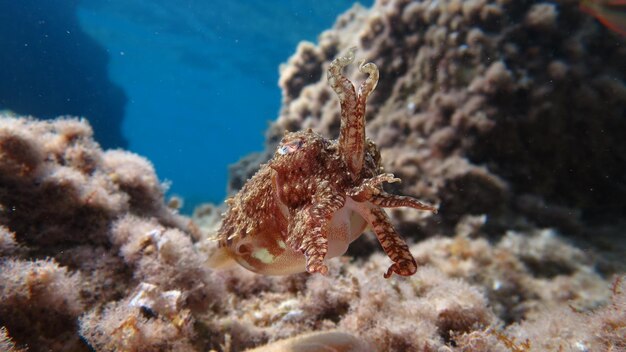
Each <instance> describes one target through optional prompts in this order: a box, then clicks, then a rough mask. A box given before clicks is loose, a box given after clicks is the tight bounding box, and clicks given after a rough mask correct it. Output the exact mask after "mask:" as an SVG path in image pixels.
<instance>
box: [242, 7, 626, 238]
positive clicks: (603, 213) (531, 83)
mask: <svg viewBox="0 0 626 352" xmlns="http://www.w3.org/2000/svg"><path fill="white" fill-rule="evenodd" d="M619 40H620V39H619V37H617V36H615V35H613V34H612V33H609V32H607V31H606V30H604V29H603V28H601V27H600V26H598V25H597V24H596V23H593V22H592V20H591V18H590V17H588V16H586V15H585V14H583V13H581V12H580V11H579V10H578V9H577V8H576V3H575V2H570V1H557V2H552V3H550V2H548V3H546V2H540V1H529V2H523V3H516V2H512V1H495V0H494V1H488V0H485V1H465V2H461V1H453V0H450V1H406V0H395V1H377V2H376V3H375V4H374V6H373V7H372V8H371V9H364V8H362V7H359V6H355V7H353V8H352V9H351V10H350V11H348V12H347V13H345V14H344V15H342V16H341V17H340V18H339V19H338V20H337V22H336V24H335V26H334V27H333V28H332V29H330V30H328V31H326V32H324V33H322V34H321V35H320V37H319V43H318V44H317V45H313V44H310V43H305V44H301V45H300V46H299V47H298V49H297V50H296V52H295V54H294V55H293V56H292V57H291V58H290V59H289V60H288V62H287V63H286V64H285V65H283V66H282V68H281V78H280V85H281V88H282V89H283V106H282V108H281V112H280V116H279V117H278V119H277V121H276V122H275V123H274V124H273V125H272V126H271V127H270V128H269V130H268V137H267V141H268V148H269V149H270V150H271V149H274V148H275V146H276V143H277V142H278V141H279V140H280V136H282V134H283V132H284V131H294V130H301V129H306V128H313V129H314V130H316V131H317V132H319V133H321V134H323V135H327V136H333V137H334V136H337V134H338V132H339V118H338V116H339V114H340V107H339V104H337V103H336V101H335V100H334V99H331V97H332V91H331V90H330V89H329V88H328V87H326V85H325V83H324V77H322V75H321V74H320V72H324V70H325V68H326V67H328V65H329V64H330V61H331V60H332V58H333V57H334V56H335V55H336V54H337V53H338V52H342V51H344V50H346V49H347V48H348V47H350V46H353V45H356V46H357V47H358V52H359V53H360V56H362V57H364V58H367V59H368V60H372V61H373V62H375V63H376V65H377V66H378V67H379V69H380V71H381V72H380V76H381V79H380V82H379V87H378V88H377V90H376V92H374V93H373V94H372V96H371V97H370V98H369V104H368V113H367V115H366V119H367V121H368V124H367V130H368V135H369V137H370V138H371V139H372V140H373V141H374V142H376V144H377V145H378V146H379V147H380V148H381V154H382V161H383V166H384V167H385V169H386V170H389V171H390V172H393V173H394V174H396V176H397V177H399V178H401V179H403V180H404V182H403V183H402V184H399V185H393V187H392V188H393V189H394V191H396V192H401V193H404V194H416V195H419V196H420V197H423V198H424V199H427V200H429V201H431V202H434V203H438V204H441V205H440V214H441V215H440V216H441V217H440V218H439V217H434V218H432V219H431V218H427V219H413V220H412V221H408V220H409V219H406V220H403V221H398V220H396V225H398V226H401V227H403V226H410V228H411V229H412V230H413V231H418V230H417V227H416V225H417V224H419V225H421V226H423V227H426V228H432V227H433V226H442V225H443V226H454V225H455V224H456V222H458V221H459V220H460V219H461V217H462V216H463V215H465V214H467V213H470V214H483V213H488V214H490V219H493V220H494V221H497V216H509V215H511V214H515V216H516V217H523V218H525V220H526V221H531V222H534V223H536V224H538V225H539V226H543V227H559V228H560V229H562V230H566V232H568V233H570V232H577V233H578V234H580V233H581V232H582V233H584V235H585V237H587V238H588V240H590V241H594V238H595V237H594V236H592V235H593V234H594V233H596V231H595V230H593V229H585V228H584V226H583V225H581V222H578V223H577V224H576V225H575V227H574V228H572V227H571V226H570V225H571V222H566V223H563V222H562V221H561V219H554V218H553V217H552V214H553V213H554V212H555V211H558V209H569V210H568V211H569V212H571V209H573V208H576V209H579V210H578V215H577V217H578V218H580V219H583V220H585V221H587V220H589V221H592V222H598V221H608V220H607V219H609V218H613V219H615V218H616V217H619V216H621V213H623V210H624V209H623V204H624V200H625V199H626V193H624V192H623V187H621V186H620V185H621V184H623V183H624V182H625V181H624V175H623V173H622V172H621V171H620V170H623V169H624V168H625V167H626V164H624V160H623V158H621V157H620V155H623V154H624V153H625V152H626V144H624V143H623V139H622V138H621V136H622V135H624V133H625V132H626V123H625V122H624V119H623V118H622V117H623V116H624V106H626V104H624V102H625V101H626V86H625V85H624V82H625V81H626V77H625V76H624V72H626V66H624V63H625V62H626V50H625V49H624V47H623V45H619ZM546 53H550V54H549V55H547V54H546ZM599 53H601V57H602V59H601V60H600V59H598V57H600V56H598V55H599ZM347 75H348V77H350V76H352V75H354V73H353V72H351V71H348V74H347ZM264 155H265V156H266V157H267V156H270V154H269V153H267V152H266V153H265V154H264ZM392 156H393V157H392ZM581 160H584V162H583V163H581V162H580V161H581ZM457 164H458V169H457V170H458V171H457V172H449V170H451V168H453V167H454V166H453V165H457ZM442 165H446V166H447V168H444V167H443V166H442ZM234 170H239V169H238V168H234ZM598 170H602V171H601V172H598ZM472 173H474V174H476V175H477V176H476V177H466V176H465V175H468V174H472ZM248 174H249V171H248ZM528 196H532V197H537V198H538V199H541V201H542V202H543V203H544V204H545V206H544V207H542V208H541V209H537V208H534V209H525V208H520V207H519V206H518V203H520V202H521V200H520V198H522V197H528ZM477 199H484V200H485V201H484V203H482V204H475V203H474V202H475V201H476V200H477ZM575 217H576V216H575ZM395 219H397V218H395ZM439 220H443V221H439ZM510 220H511V219H508V220H507V221H510ZM572 230H573V231H572Z"/></svg>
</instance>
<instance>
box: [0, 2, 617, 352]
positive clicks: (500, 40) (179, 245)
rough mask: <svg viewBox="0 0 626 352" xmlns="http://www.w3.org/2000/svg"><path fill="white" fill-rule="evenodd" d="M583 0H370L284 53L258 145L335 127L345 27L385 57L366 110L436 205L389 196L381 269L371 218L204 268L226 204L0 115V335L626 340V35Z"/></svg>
mask: <svg viewBox="0 0 626 352" xmlns="http://www.w3.org/2000/svg"><path fill="white" fill-rule="evenodd" d="M576 5H577V2H575V1H568V0H562V1H554V2H538V1H525V2H516V1H508V0H493V1H489V0H470V1H459V0H446V1H441V0H439V1H414V2H411V1H408V0H380V1H378V2H376V4H375V5H374V6H373V8H372V9H370V10H366V9H363V8H361V7H359V6H355V7H354V8H353V9H351V10H350V11H348V12H347V13H346V14H344V15H343V16H341V17H340V18H339V19H338V21H337V23H336V25H335V27H334V28H333V29H332V30H330V31H328V32H325V33H323V34H322V35H321V37H320V41H319V44H318V45H312V44H306V43H304V44H301V45H300V46H299V47H298V49H297V52H296V54H295V55H294V56H293V57H292V58H291V59H290V60H289V62H288V63H287V64H286V65H285V66H283V68H282V74H281V81H280V82H281V83H280V84H281V87H283V108H282V111H281V115H280V117H279V118H278V120H277V122H276V123H275V124H274V125H272V127H271V129H270V130H269V131H268V150H274V149H275V145H276V143H278V141H279V140H280V138H282V135H283V131H284V130H291V131H295V130H298V129H301V128H308V127H312V128H315V130H316V131H317V132H320V133H322V134H324V135H326V136H333V137H336V135H337V133H338V129H339V126H340V125H339V121H340V119H339V115H340V109H339V105H338V103H337V102H336V100H335V99H332V97H333V95H332V94H333V92H332V91H331V90H330V89H329V88H328V87H327V86H326V82H325V79H324V78H323V77H321V75H322V73H323V72H325V68H326V67H327V65H328V64H329V63H330V61H331V59H332V58H334V57H335V56H337V55H339V54H342V53H343V51H344V50H347V48H348V47H350V46H353V45H357V46H359V47H360V50H359V53H360V55H362V56H366V57H367V58H368V59H370V60H373V61H374V62H376V64H377V65H378V67H379V68H380V69H381V80H380V82H379V86H378V88H377V90H376V92H375V93H373V94H372V95H371V96H370V97H369V101H370V105H368V113H367V114H366V119H367V120H368V124H367V125H368V127H367V129H368V135H369V136H371V138H372V139H373V140H374V141H375V142H376V143H377V144H378V145H379V147H380V148H381V154H382V160H383V161H385V162H386V164H385V165H384V167H385V168H386V170H387V171H389V172H394V173H395V174H396V175H397V176H399V177H401V178H403V179H404V182H403V183H402V184H399V185H398V184H393V185H391V186H393V187H390V190H391V191H393V193H404V194H410V195H414V196H419V197H420V198H422V197H423V198H425V199H426V200H429V201H432V202H433V203H439V204H441V208H440V213H439V215H437V216H435V217H433V218H426V219H424V218H421V217H417V216H415V215H413V214H412V213H411V212H404V211H401V210H398V211H393V212H390V215H391V218H392V220H393V221H394V223H395V225H396V227H397V228H398V230H399V232H401V233H403V234H406V235H407V237H409V241H408V242H409V249H410V251H411V253H412V254H413V255H414V257H415V259H416V262H417V263H418V265H419V267H418V269H417V272H416V273H415V274H414V275H413V276H410V277H402V278H400V277H397V276H394V277H392V278H390V279H384V278H383V276H382V275H381V273H383V272H384V271H385V269H386V268H388V267H389V265H390V261H389V258H387V257H386V256H384V255H383V253H381V252H380V251H379V250H378V249H377V246H375V245H373V244H372V243H374V241H375V239H374V237H373V236H372V235H371V234H366V235H365V236H361V237H360V238H359V240H358V241H356V242H355V243H354V245H353V246H352V249H351V250H350V251H349V252H348V254H349V255H351V257H340V258H335V259H333V260H331V261H329V262H328V276H321V275H309V274H306V273H302V274H296V275H288V276H281V277H267V276H262V275H257V274H254V273H251V272H249V271H247V270H245V269H242V268H239V267H234V268H227V269H220V270H216V269H215V270H214V269H211V268H209V266H208V265H207V263H206V258H207V257H208V256H209V255H210V254H211V253H212V252H213V251H214V250H216V248H217V243H216V242H215V241H209V240H208V239H209V237H210V236H211V233H212V232H214V231H216V229H217V228H219V225H220V219H219V217H218V216H217V214H219V213H220V212H221V211H222V210H224V208H223V206H219V207H218V206H205V207H203V208H201V209H198V210H197V213H196V214H197V216H196V217H195V218H194V219H193V221H192V220H191V219H189V218H187V217H184V216H181V215H179V214H177V212H176V210H175V209H173V208H170V207H168V206H167V205H166V204H167V203H166V202H165V200H164V199H163V198H164V196H163V194H164V186H163V185H162V184H161V183H160V182H159V179H158V178H157V176H156V175H155V173H154V170H153V168H152V166H151V164H150V163H149V162H148V161H146V160H145V159H143V158H141V157H140V156H137V155H135V154H132V153H129V152H125V151H121V150H109V151H102V150H101V149H100V147H99V146H98V145H97V144H96V143H95V142H94V141H93V138H92V131H91V128H90V126H89V125H88V124H87V122H86V121H83V120H78V119H58V120H54V121H38V120H35V119H32V118H26V117H21V118H17V117H8V116H0V349H1V350H6V351H31V352H32V351H51V350H52V351H89V350H97V351H120V350H125V351H228V352H231V351H245V350H246V349H251V348H256V349H257V351H276V350H279V351H285V350H287V351H288V350H289V349H291V350H294V349H295V350H298V349H304V348H309V347H311V345H310V343H312V344H313V345H315V344H316V343H319V344H320V345H321V346H324V347H325V348H336V349H340V348H344V349H349V348H355V347H354V346H355V344H357V343H362V345H361V346H360V347H358V349H360V350H368V349H369V350H372V351H546V350H555V351H559V350H562V351H607V350H614V351H617V350H623V349H625V348H626V336H625V330H624V327H625V326H626V314H625V312H626V283H625V281H626V277H624V269H625V267H626V265H625V264H624V258H623V253H624V249H625V248H626V245H625V244H624V240H623V233H624V227H625V226H624V222H623V219H621V220H620V218H619V214H622V213H623V210H624V204H625V202H624V199H625V195H624V187H623V184H624V175H623V172H622V171H623V170H624V166H625V165H624V158H623V157H622V155H624V151H626V150H625V149H626V147H625V144H624V141H623V137H622V136H623V135H624V133H623V132H624V124H625V123H626V122H625V120H624V118H623V117H624V116H625V115H624V106H626V104H624V102H625V97H626V89H625V88H624V78H625V77H624V74H625V72H626V69H625V67H624V65H626V60H625V58H626V57H625V56H626V52H625V49H624V46H623V45H617V44H615V43H616V41H617V40H621V39H619V37H617V36H615V35H614V34H613V33H611V32H608V31H607V30H606V29H605V28H604V27H602V26H601V25H600V24H598V23H596V22H594V19H593V18H592V17H589V16H586V15H585V14H583V13H581V12H579V11H578V10H577V9H576ZM619 43H621V42H619ZM598 54H601V55H598ZM600 58H601V59H600ZM347 74H348V75H353V74H354V72H350V71H348V72H347ZM267 155H268V151H266V152H264V153H261V154H258V155H257V157H261V158H262V157H267ZM257 164H258V163H257V162H255V161H254V157H250V158H248V159H247V160H246V162H245V165H243V166H241V167H235V168H233V171H234V173H235V174H236V177H234V178H233V181H232V182H231V187H234V188H237V187H238V186H241V185H243V181H245V179H246V178H247V176H246V175H249V174H250V173H251V172H253V170H252V169H253V168H254V167H255V165H257ZM176 203H177V202H176V201H173V202H170V203H169V204H172V206H175V204H176ZM590 234H593V235H594V236H590ZM427 235H428V239H425V240H424V238H425V237H427ZM420 240H421V241H420ZM583 241H586V242H583ZM582 248H584V249H582ZM282 340H284V341H282ZM342 346H343V347H342ZM311 348H315V347H311Z"/></svg>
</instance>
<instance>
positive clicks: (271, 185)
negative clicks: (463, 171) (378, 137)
mask: <svg viewBox="0 0 626 352" xmlns="http://www.w3.org/2000/svg"><path fill="white" fill-rule="evenodd" d="M355 50H356V48H352V49H350V50H349V51H348V53H347V54H346V55H345V56H341V57H339V58H337V59H335V60H334V61H333V62H332V63H331V64H330V66H329V68H328V84H329V85H330V87H331V88H332V89H333V90H334V91H335V93H336V94H337V96H338V97H339V102H340V104H341V128H340V133H339V138H338V140H329V139H326V138H324V137H322V136H321V135H319V134H317V133H315V132H313V131H312V130H311V129H308V130H306V131H300V132H295V133H287V134H285V136H284V137H283V139H282V141H281V143H280V145H279V146H278V148H277V150H276V152H275V154H274V157H273V158H272V160H270V161H269V162H268V163H267V164H264V165H262V166H261V169H260V170H259V171H258V172H257V173H256V174H255V175H254V176H253V177H252V178H251V179H250V180H249V181H248V182H247V183H246V184H245V185H244V187H243V188H242V190H241V191H240V192H239V193H238V194H237V195H236V196H235V197H234V198H232V199H231V200H229V202H228V204H229V210H228V212H227V213H226V214H225V217H224V221H223V223H222V226H221V228H220V230H219V233H218V239H219V247H220V249H219V251H218V252H217V253H216V254H215V256H214V258H222V259H223V258H229V257H230V258H234V259H235V260H236V261H237V262H238V263H239V264H241V265H242V266H244V267H246V268H248V269H250V270H252V271H255V272H258V273H262V274H270V275H280V274H291V273H297V272H302V271H304V270H306V271H307V272H309V273H321V274H327V273H328V267H327V266H326V264H325V263H324V260H325V259H326V258H332V257H336V256H340V255H342V254H343V253H345V251H346V250H347V248H348V245H349V244H350V243H351V242H352V241H354V240H355V239H356V238H358V237H359V236H360V235H361V234H362V233H363V230H365V228H366V227H367V226H370V227H371V228H372V230H373V231H374V233H375V234H376V236H377V237H378V240H379V242H380V244H381V245H382V247H383V249H384V250H385V253H387V255H388V256H389V258H391V260H392V261H393V264H392V265H391V266H390V267H389V269H388V270H387V272H386V273H385V275H384V276H385V278H388V277H390V276H391V275H392V274H393V273H396V274H398V275H402V276H409V275H413V274H414V273H415V271H416V270H417V264H416V262H415V259H414V258H413V256H412V255H411V252H410V251H409V248H408V246H407V244H406V242H405V241H404V239H402V238H401V237H400V236H399V235H398V234H397V233H396V231H395V230H394V228H393V226H392V225H391V222H390V220H389V217H388V216H387V214H386V213H385V211H384V210H383V209H382V208H395V207H411V208H414V209H418V210H427V211H432V212H434V213H436V211H437V209H436V208H435V207H433V206H431V205H427V204H424V203H422V202H420V201H418V200H417V199H414V198H411V197H406V196H398V195H393V194H389V193H386V192H385V191H384V190H383V188H382V184H383V183H385V182H388V183H391V182H397V181H399V179H397V178H394V176H393V175H392V174H388V173H383V169H382V166H381V163H380V153H379V150H378V148H377V147H376V145H375V144H374V143H373V142H372V141H370V140H368V139H367V138H366V137H365V104H366V102H367V97H368V96H369V95H370V93H371V92H372V91H373V90H374V88H375V87H376V84H377V83H378V68H377V67H376V65H375V64H373V63H371V62H370V63H362V64H360V65H359V70H360V71H361V72H362V73H365V74H367V75H368V77H367V79H366V80H365V81H364V82H363V83H362V84H361V85H360V87H359V89H358V91H357V90H355V88H354V86H353V85H352V83H351V82H350V80H348V79H347V78H346V77H345V76H343V74H342V73H341V71H342V69H343V68H344V67H346V66H347V65H349V64H350V63H352V62H353V61H354V52H355ZM219 261H220V259H215V260H214V263H217V262H219Z"/></svg>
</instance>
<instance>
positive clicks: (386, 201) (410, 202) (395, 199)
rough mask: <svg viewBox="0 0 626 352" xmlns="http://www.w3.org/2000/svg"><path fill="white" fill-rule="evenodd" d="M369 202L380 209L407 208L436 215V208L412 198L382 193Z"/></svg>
mask: <svg viewBox="0 0 626 352" xmlns="http://www.w3.org/2000/svg"><path fill="white" fill-rule="evenodd" d="M369 201H370V202H371V203H372V204H375V205H378V206H379V207H382V208H399V207H409V208H413V209H417V210H426V211H430V212H433V213H434V214H437V207H434V206H432V205H430V204H426V203H422V202H420V201H419V200H417V199H415V198H413V197H409V196H400V195H396V194H389V193H386V192H384V191H382V192H380V193H379V194H376V195H374V196H373V197H372V198H371V199H370V200H369Z"/></svg>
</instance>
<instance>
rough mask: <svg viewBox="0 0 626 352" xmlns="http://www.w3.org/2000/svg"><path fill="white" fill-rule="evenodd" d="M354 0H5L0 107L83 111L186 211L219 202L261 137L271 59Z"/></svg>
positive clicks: (47, 113)
mask: <svg viewBox="0 0 626 352" xmlns="http://www.w3.org/2000/svg"><path fill="white" fill-rule="evenodd" d="M352 3H353V2H352V1H349V0H339V1H328V2H317V1H313V0H305V1H296V0H286V1H275V2H267V1H260V0H253V1H226V0H223V1H211V2H207V1H181V2H178V1H169V0H160V1H132V2H128V1H102V0H83V1H75V0H72V1H60V0H59V1H55V0H52V1H44V2H42V1H33V0H31V1H29V0H27V1H20V2H14V1H3V3H2V4H0V10H1V11H0V19H1V20H2V21H1V22H2V23H1V24H0V38H1V39H2V43H3V49H4V55H3V57H2V58H0V64H3V65H2V66H3V67H5V68H6V70H2V71H0V80H2V82H11V84H10V85H9V84H7V83H5V84H3V85H2V86H1V87H0V110H1V109H8V110H11V111H15V112H17V113H21V114H32V115H35V116H39V117H55V116H57V115H76V116H83V117H86V118H87V119H89V120H90V122H91V123H92V125H94V127H95V130H96V131H95V132H96V139H97V140H98V141H99V142H100V143H101V144H102V145H103V147H106V148H114V147H123V148H127V149H129V150H131V151H133V152H136V153H139V154H141V155H145V156H147V157H148V158H149V159H150V160H151V161H152V162H153V163H154V165H155V168H156V170H157V172H158V173H159V175H160V177H161V178H162V179H164V180H167V181H170V182H171V187H170V193H169V194H171V195H178V196H180V197H182V198H183V199H184V201H185V208H184V211H186V212H190V211H191V210H193V207H194V206H195V205H198V204H199V203H201V202H215V203H219V202H221V201H222V200H223V199H224V197H225V196H226V189H227V187H226V185H227V181H228V165H229V164H233V163H235V162H236V161H238V160H239V159H240V158H242V157H243V156H245V155H247V154H249V153H251V152H253V151H260V150H262V149H263V147H264V142H263V141H264V138H265V136H264V131H265V129H266V128H267V127H268V125H269V122H270V121H272V120H273V119H275V118H276V116H277V114H278V110H279V108H280V99H281V95H280V89H279V87H278V84H277V82H278V71H279V65H280V64H281V63H283V62H285V61H286V60H287V58H288V57H289V56H290V55H291V53H293V51H294V49H295V47H296V45H297V44H298V42H299V41H301V40H309V41H315V40H316V37H317V36H318V35H319V33H320V32H321V31H322V30H323V29H325V28H328V27H329V26H330V25H331V24H332V23H333V21H334V20H335V18H336V17H337V15H338V14H340V13H341V12H343V11H345V10H346V9H348V8H349V7H350V6H352ZM371 3H372V1H363V2H362V4H364V5H366V6H367V5H371ZM14 57H20V58H21V59H20V60H18V61H17V63H16V62H15V61H14V60H13V58H14ZM76 66H79V68H76ZM33 86H37V87H38V89H35V88H33ZM15 91H21V92H20V93H19V96H17V94H16V92H15ZM86 91H89V93H86ZM190 165H193V167H189V166H190Z"/></svg>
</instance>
